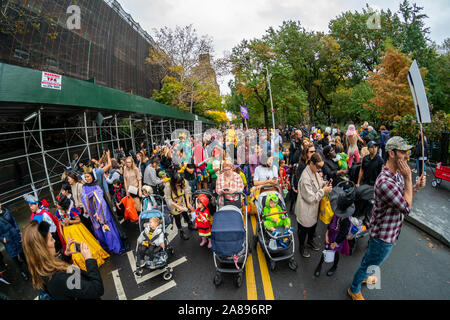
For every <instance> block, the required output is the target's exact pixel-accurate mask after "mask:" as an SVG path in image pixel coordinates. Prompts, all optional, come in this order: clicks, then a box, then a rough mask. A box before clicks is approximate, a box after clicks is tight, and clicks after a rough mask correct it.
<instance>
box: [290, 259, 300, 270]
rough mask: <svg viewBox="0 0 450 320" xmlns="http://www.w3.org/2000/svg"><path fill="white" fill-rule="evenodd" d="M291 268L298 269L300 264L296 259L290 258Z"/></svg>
mask: <svg viewBox="0 0 450 320" xmlns="http://www.w3.org/2000/svg"><path fill="white" fill-rule="evenodd" d="M289 268H290V269H291V270H293V271H296V270H297V268H298V264H297V262H296V261H295V260H294V259H291V260H289Z"/></svg>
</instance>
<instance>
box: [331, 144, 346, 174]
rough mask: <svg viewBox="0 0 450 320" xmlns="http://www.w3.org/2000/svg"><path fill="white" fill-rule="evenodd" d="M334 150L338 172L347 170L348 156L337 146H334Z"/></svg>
mask: <svg viewBox="0 0 450 320" xmlns="http://www.w3.org/2000/svg"><path fill="white" fill-rule="evenodd" d="M334 149H335V150H336V160H337V164H338V166H339V170H348V155H347V154H346V153H345V152H343V151H344V150H343V148H342V147H341V146H339V145H335V146H334Z"/></svg>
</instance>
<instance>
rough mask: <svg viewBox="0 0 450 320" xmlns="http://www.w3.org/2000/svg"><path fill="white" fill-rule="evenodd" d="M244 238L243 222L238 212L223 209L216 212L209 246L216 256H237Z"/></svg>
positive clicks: (242, 245)
mask: <svg viewBox="0 0 450 320" xmlns="http://www.w3.org/2000/svg"><path fill="white" fill-rule="evenodd" d="M245 237H246V231H245V228H244V220H243V218H242V215H241V212H240V211H238V210H228V209H225V210H219V211H217V212H216V214H215V215H214V220H213V225H212V228H211V245H212V250H213V251H214V252H215V253H216V254H218V255H223V256H232V255H234V254H238V253H239V252H241V251H242V249H243V247H244V242H245Z"/></svg>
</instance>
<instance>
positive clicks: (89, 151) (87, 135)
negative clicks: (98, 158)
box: [83, 111, 92, 160]
mask: <svg viewBox="0 0 450 320" xmlns="http://www.w3.org/2000/svg"><path fill="white" fill-rule="evenodd" d="M83 115H84V132H85V133H86V148H87V150H88V156H89V160H90V159H92V157H91V149H89V134H88V129H87V128H88V126H87V120H86V111H85V112H83Z"/></svg>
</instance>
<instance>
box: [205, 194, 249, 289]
mask: <svg viewBox="0 0 450 320" xmlns="http://www.w3.org/2000/svg"><path fill="white" fill-rule="evenodd" d="M230 195H232V196H233V195H240V197H241V199H244V201H245V202H246V201H247V198H246V197H245V195H244V194H243V193H242V192H238V193H233V194H230ZM220 197H223V198H224V199H223V200H224V206H223V207H219V208H218V210H217V211H216V213H215V214H214V220H213V224H212V228H211V243H212V248H211V249H212V251H213V258H214V265H215V268H216V274H215V276H214V284H215V285H216V287H217V286H219V285H220V284H221V283H222V274H223V273H228V274H234V275H235V279H234V284H235V285H236V287H238V288H239V287H241V285H242V282H243V279H244V276H243V273H244V268H245V263H246V261H247V257H248V248H249V245H248V228H247V221H248V213H247V209H246V208H247V206H246V205H245V217H244V216H243V214H242V212H241V209H240V208H239V207H238V203H237V202H238V201H236V202H234V203H229V202H227V200H226V199H225V197H224V195H220V196H219V198H220ZM241 201H242V200H241ZM241 201H239V203H241Z"/></svg>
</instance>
